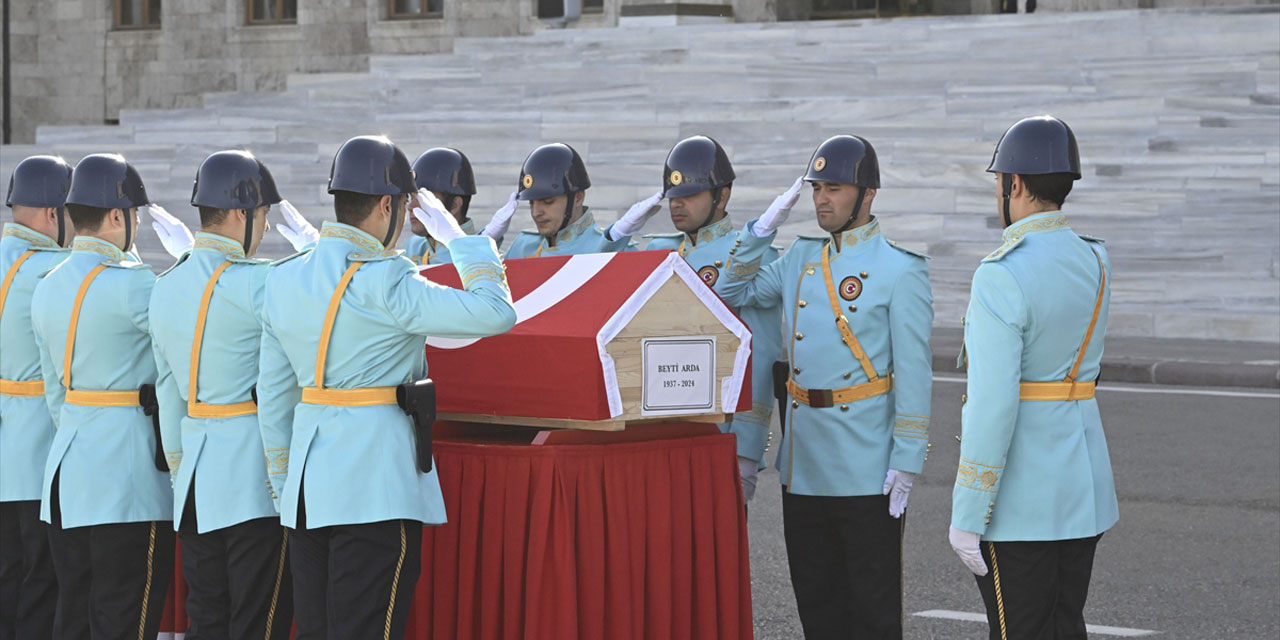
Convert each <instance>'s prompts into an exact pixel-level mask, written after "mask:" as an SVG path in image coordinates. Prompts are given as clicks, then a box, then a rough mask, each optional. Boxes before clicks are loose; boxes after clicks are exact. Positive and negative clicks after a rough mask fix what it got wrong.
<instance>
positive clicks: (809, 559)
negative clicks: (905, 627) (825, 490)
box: [782, 489, 906, 640]
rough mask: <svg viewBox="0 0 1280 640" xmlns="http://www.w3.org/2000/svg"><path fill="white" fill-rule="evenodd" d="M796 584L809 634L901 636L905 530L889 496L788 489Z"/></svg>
mask: <svg viewBox="0 0 1280 640" xmlns="http://www.w3.org/2000/svg"><path fill="white" fill-rule="evenodd" d="M782 525H783V535H784V536H785V538H786V544H787V562H788V564H789V565H790V567H791V584H792V586H793V587H794V588H795V592H796V606H797V608H798V609H799V611H800V624H801V626H802V627H803V628H804V637H805V638H806V639H807V640H828V639H836V638H839V639H841V640H844V639H848V638H859V639H862V638H868V639H880V638H901V637H902V534H903V531H904V530H905V526H906V516H905V515H904V516H903V518H901V519H899V518H894V517H893V516H890V515H889V497H888V496H850V497H827V496H801V495H795V494H791V493H788V492H786V490H785V489H784V491H783V493H782Z"/></svg>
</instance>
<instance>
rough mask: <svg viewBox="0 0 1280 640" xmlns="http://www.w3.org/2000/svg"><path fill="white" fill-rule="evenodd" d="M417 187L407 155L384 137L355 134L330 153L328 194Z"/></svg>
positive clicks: (389, 191)
mask: <svg viewBox="0 0 1280 640" xmlns="http://www.w3.org/2000/svg"><path fill="white" fill-rule="evenodd" d="M417 190H418V187H417V186H416V185H415V184H414V182H413V169H412V168H411V167H410V166H409V158H408V157H407V156H405V155H404V152H403V151H401V150H400V147H397V146H396V145H395V144H394V143H392V142H391V141H390V140H388V139H387V138H386V137H385V136H356V137H354V138H352V139H350V140H347V141H346V142H344V143H342V147H341V148H339V149H338V153H337V154H335V155H334V156H333V167H332V168H330V169H329V193H333V192H334V191H350V192H352V193H363V194H366V195H371V196H394V195H400V194H403V193H413V192H414V191H417Z"/></svg>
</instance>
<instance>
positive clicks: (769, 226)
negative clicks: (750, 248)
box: [751, 176, 804, 238]
mask: <svg viewBox="0 0 1280 640" xmlns="http://www.w3.org/2000/svg"><path fill="white" fill-rule="evenodd" d="M803 186H804V177H803V176H801V177H799V178H796V182H795V184H793V185H791V188H790V189H787V190H786V191H784V192H782V195H780V196H778V197H776V198H774V199H773V204H771V205H769V208H768V209H765V210H764V213H763V214H761V215H760V219H758V220H756V223H755V224H753V225H751V233H753V234H755V236H756V237H757V238H767V237H769V236H771V235H773V232H774V231H777V230H778V227H781V226H782V223H784V222H786V221H787V216H789V215H791V207H794V206H796V200H799V199H800V187H803Z"/></svg>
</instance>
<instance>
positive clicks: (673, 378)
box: [422, 251, 751, 431]
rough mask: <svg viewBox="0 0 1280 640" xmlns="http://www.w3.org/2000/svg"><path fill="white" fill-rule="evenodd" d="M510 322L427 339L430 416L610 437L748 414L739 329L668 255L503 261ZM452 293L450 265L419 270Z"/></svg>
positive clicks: (746, 343) (744, 347)
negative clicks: (637, 428) (466, 335)
mask: <svg viewBox="0 0 1280 640" xmlns="http://www.w3.org/2000/svg"><path fill="white" fill-rule="evenodd" d="M506 266H507V281H508V283H509V284H510V286H511V295H512V299H513V300H514V301H515V308H516V316H517V321H516V325H515V327H514V328H513V329H512V330H511V331H509V332H507V333H505V334H503V335H500V336H493V337H489V338H483V339H478V340H472V339H467V340H459V339H452V338H435V337H432V338H428V339H427V363H428V367H429V371H428V372H429V375H430V376H431V378H432V379H433V380H435V383H436V390H437V398H438V400H437V402H438V406H437V411H438V415H439V417H440V419H442V420H458V421H465V422H489V423H500V424H517V425H527V426H533V427H557V428H573V429H597V430H608V431H617V430H621V429H623V428H625V427H626V426H627V425H633V424H639V423H645V422H669V421H672V420H679V421H685V422H687V421H702V422H723V421H725V420H726V419H727V415H726V414H731V413H734V412H736V411H744V410H749V409H750V407H751V384H750V380H751V374H750V366H751V362H750V353H751V333H750V330H749V329H747V326H746V325H745V324H744V323H743V322H742V320H741V319H739V318H738V317H737V315H736V314H734V313H733V311H732V310H731V309H730V308H729V307H728V306H727V305H725V303H724V302H723V301H722V300H721V299H720V298H719V296H717V295H716V294H715V292H713V291H712V290H711V289H710V288H709V287H707V286H706V285H705V284H704V283H703V282H702V280H701V279H700V278H699V277H698V274H697V273H695V272H694V271H693V269H691V268H690V267H689V265H688V263H686V262H685V261H684V260H683V259H682V258H680V256H678V255H676V254H674V253H672V252H670V251H641V252H627V253H602V254H586V255H578V256H556V257H545V258H524V259H519V260H508V261H507V262H506ZM422 274H423V276H424V277H426V278H427V279H429V280H431V281H433V282H436V283H438V284H441V285H445V286H450V287H460V286H461V283H460V281H459V278H458V273H457V270H455V269H454V267H453V266H452V265H435V266H429V267H425V268H423V270H422Z"/></svg>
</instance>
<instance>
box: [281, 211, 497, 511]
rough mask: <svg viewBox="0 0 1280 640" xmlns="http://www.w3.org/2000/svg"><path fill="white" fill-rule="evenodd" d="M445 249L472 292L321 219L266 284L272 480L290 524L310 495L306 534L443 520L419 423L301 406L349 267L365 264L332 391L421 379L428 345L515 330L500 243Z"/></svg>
mask: <svg viewBox="0 0 1280 640" xmlns="http://www.w3.org/2000/svg"><path fill="white" fill-rule="evenodd" d="M450 249H451V250H452V251H451V255H452V258H453V264H454V265H455V266H456V267H457V268H458V272H459V274H460V276H461V279H462V283H463V287H464V288H465V290H459V289H452V288H447V287H443V286H440V285H436V284H433V283H431V282H428V281H427V280H425V279H423V278H422V277H421V276H419V275H418V265H415V264H414V263H413V261H411V260H409V259H408V258H405V257H404V256H403V255H401V253H400V252H399V251H386V250H383V247H382V244H381V243H380V242H379V241H378V240H376V239H375V238H374V237H373V236H370V235H369V234H367V233H365V232H363V231H361V230H359V229H356V228H355V227H350V226H347V225H343V224H338V223H333V222H326V223H325V224H324V226H323V227H322V228H321V230H320V241H319V242H317V243H316V246H315V248H314V249H312V250H309V251H306V252H304V253H301V254H298V255H296V256H294V257H292V258H290V259H286V260H284V261H283V262H282V263H280V264H278V265H277V266H276V267H275V268H273V269H272V272H271V274H270V275H269V276H268V277H267V285H266V304H265V305H264V310H263V318H262V321H263V336H262V356H261V361H260V366H259V373H258V402H259V406H258V411H259V413H258V416H259V422H260V425H261V429H262V440H263V445H264V447H265V451H266V456H267V460H268V478H269V479H270V481H271V485H272V487H273V491H274V492H275V493H276V494H277V495H278V496H279V504H280V514H281V521H282V522H283V523H284V525H285V526H287V527H295V526H296V525H297V512H298V501H299V499H300V498H301V497H303V496H304V495H305V500H306V508H307V520H306V524H307V527H308V528H319V527H325V526H330V525H339V524H360V523H369V522H380V521H384V520H394V519H408V520H417V521H420V522H424V523H427V524H440V523H443V522H445V510H444V501H443V498H442V497H441V495H440V483H439V480H438V479H437V477H436V471H435V469H434V468H433V470H432V471H431V472H430V473H425V474H424V473H420V472H419V470H418V467H417V462H416V456H415V448H414V433H413V426H412V422H411V421H410V419H409V417H408V416H406V415H405V414H404V412H403V411H401V409H400V408H399V407H398V406H396V405H394V404H390V405H369V406H330V405H320V404H309V403H300V401H301V397H302V390H301V389H302V387H308V386H313V385H314V384H315V373H316V371H315V366H316V354H317V352H318V351H319V345H320V339H321V329H322V327H323V325H324V318H325V312H326V310H327V309H328V306H329V300H330V298H331V296H332V295H333V292H334V291H335V290H336V289H337V285H338V281H339V279H340V278H341V277H342V274H343V273H344V272H345V271H346V270H347V267H348V266H349V265H350V264H351V263H352V262H353V261H354V262H363V263H365V265H364V266H363V267H362V268H361V269H360V270H359V271H357V272H355V274H354V276H353V277H352V279H351V282H350V285H349V286H348V287H347V290H346V292H345V294H344V295H343V297H342V303H341V306H340V307H339V310H338V313H337V316H336V318H335V320H334V325H333V333H332V340H331V342H330V346H329V352H328V357H327V362H326V366H325V372H324V382H325V387H327V388H334V389H360V388H368V387H389V386H395V385H399V384H403V383H406V382H410V381H413V380H419V379H422V378H424V377H425V376H426V374H427V367H426V358H425V346H426V336H428V335H431V336H440V337H453V338H478V337H485V336H490V335H495V334H499V333H503V332H505V331H507V330H509V329H510V328H511V327H512V326H514V325H515V320H516V314H515V309H514V308H513V307H512V305H511V292H510V290H509V289H508V288H507V283H506V275H505V273H504V271H503V266H502V262H501V260H500V259H499V258H498V252H497V248H496V247H495V246H494V243H493V240H490V239H489V238H488V237H485V236H468V237H465V238H458V239H457V240H454V241H453V242H452V243H450ZM295 409H296V410H295ZM304 474H305V476H304ZM304 477H305V486H304Z"/></svg>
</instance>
